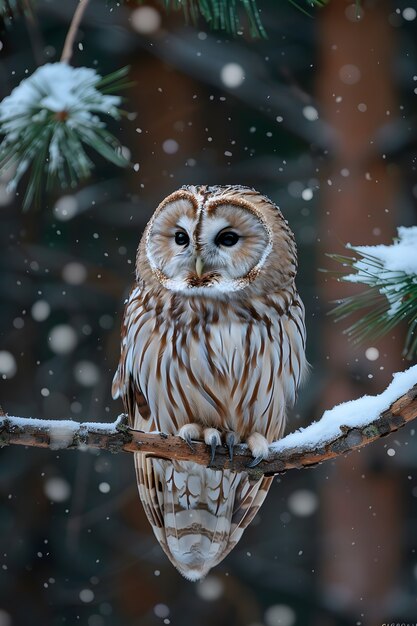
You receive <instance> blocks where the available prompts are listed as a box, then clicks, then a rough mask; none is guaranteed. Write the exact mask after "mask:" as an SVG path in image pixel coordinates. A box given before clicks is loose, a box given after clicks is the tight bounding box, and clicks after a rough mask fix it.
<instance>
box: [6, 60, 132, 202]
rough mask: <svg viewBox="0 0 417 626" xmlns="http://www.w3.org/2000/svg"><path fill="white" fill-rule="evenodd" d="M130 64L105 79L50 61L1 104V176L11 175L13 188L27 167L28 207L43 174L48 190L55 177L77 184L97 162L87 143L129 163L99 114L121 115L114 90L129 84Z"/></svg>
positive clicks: (121, 163) (106, 155)
mask: <svg viewBox="0 0 417 626" xmlns="http://www.w3.org/2000/svg"><path fill="white" fill-rule="evenodd" d="M127 69H128V68H123V69H121V70H118V71H117V72H114V73H113V74H110V75H108V76H106V77H104V78H102V77H101V76H100V75H99V74H97V72H96V71H95V70H94V69H92V68H88V67H78V68H75V67H72V66H70V65H68V64H67V63H48V64H46V65H42V66H41V67H39V68H38V69H37V70H36V71H35V72H34V73H33V74H32V75H31V76H29V78H25V79H24V80H22V82H21V83H20V85H18V86H17V87H16V88H15V89H13V91H12V93H11V94H10V95H9V96H7V97H6V98H4V100H3V101H2V102H1V103H0V134H2V135H4V138H3V140H2V142H1V144H0V175H5V176H6V177H8V178H9V179H10V182H9V189H10V190H11V191H14V190H15V189H16V187H17V185H18V183H19V181H20V179H21V178H22V176H23V175H24V174H25V173H26V172H28V176H29V178H28V185H27V189H26V194H25V198H24V202H23V208H24V209H28V208H29V206H30V205H31V204H32V202H33V200H34V198H35V197H36V196H37V195H38V194H39V193H40V190H41V188H42V182H43V179H44V177H45V174H46V182H47V188H48V189H49V188H50V187H51V184H52V183H54V182H56V181H58V182H59V184H60V185H61V187H68V186H71V187H74V186H76V185H77V184H78V183H79V181H81V180H83V179H86V178H88V177H89V176H90V174H91V171H92V169H93V168H94V163H93V161H92V159H91V157H90V156H89V155H88V154H87V152H86V148H87V149H90V150H93V151H96V152H98V153H99V154H100V155H101V156H102V157H104V158H105V159H107V160H108V161H110V162H111V163H114V164H115V165H118V166H120V167H124V166H126V165H128V161H127V160H126V158H125V157H124V156H123V155H122V152H121V146H120V144H119V142H118V140H117V139H116V138H115V137H114V136H113V135H112V134H111V133H110V132H109V131H108V130H107V129H106V124H105V122H103V121H102V119H101V116H102V115H108V116H110V117H112V118H113V119H116V120H117V119H119V118H120V116H121V113H122V112H121V110H120V109H119V105H120V103H121V98H120V96H116V95H112V94H111V93H110V92H113V91H115V90H117V89H121V88H123V87H124V86H126V83H125V82H124V79H125V77H126V74H127ZM10 172H12V174H10Z"/></svg>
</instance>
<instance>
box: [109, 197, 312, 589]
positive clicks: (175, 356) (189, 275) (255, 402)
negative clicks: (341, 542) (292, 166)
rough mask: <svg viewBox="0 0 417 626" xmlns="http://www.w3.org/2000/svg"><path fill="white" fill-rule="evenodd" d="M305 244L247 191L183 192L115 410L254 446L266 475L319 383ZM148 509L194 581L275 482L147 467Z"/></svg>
mask: <svg viewBox="0 0 417 626" xmlns="http://www.w3.org/2000/svg"><path fill="white" fill-rule="evenodd" d="M296 271H297V258H296V247H295V242H294V236H293V234H292V232H291V230H290V228H289V226H288V224H287V222H286V221H285V219H284V218H283V216H282V214H281V212H280V210H279V209H278V207H276V206H275V205H274V204H273V203H272V202H271V201H270V200H268V198H266V197H265V196H263V195H261V194H260V193H258V192H256V191H254V190H253V189H249V188H247V187H240V186H225V187H206V186H200V187H183V188H181V189H179V190H178V191H176V192H174V193H173V194H171V195H170V196H168V197H167V198H165V200H163V201H162V202H161V204H160V205H159V206H158V208H157V209H156V211H155V213H154V214H153V216H152V218H151V220H150V221H149V223H148V224H147V226H146V229H145V232H144V234H143V237H142V239H141V242H140V244H139V249H138V255H137V263H136V282H135V284H134V286H133V289H132V291H131V293H130V296H129V298H128V300H127V304H126V308H125V313H124V320H123V326H122V345H121V357H120V362H119V366H118V369H117V372H116V374H115V377H114V381H113V397H115V398H117V397H121V398H122V400H123V402H124V405H125V411H126V413H127V414H128V415H129V420H130V425H131V426H132V427H134V428H136V429H140V430H145V431H148V432H149V431H152V430H160V431H163V432H166V433H171V434H178V435H180V436H181V437H182V438H183V439H184V440H185V441H186V442H187V443H188V445H190V446H192V441H193V440H198V439H203V440H204V441H205V443H206V444H207V445H208V446H209V447H210V450H211V459H212V461H213V459H214V456H215V453H216V447H217V446H218V445H223V444H224V445H226V447H227V448H228V451H229V457H230V459H231V460H232V458H233V446H234V445H235V444H236V443H239V442H242V443H246V444H247V445H248V447H249V449H250V451H251V453H252V455H253V457H254V458H253V461H252V462H251V463H250V464H249V465H248V467H254V466H255V465H256V464H257V463H259V462H260V461H261V460H263V459H265V458H266V457H267V455H268V445H269V443H271V442H272V441H274V440H276V439H278V438H280V437H281V436H282V434H283V431H284V428H285V419H286V410H287V407H288V406H291V405H292V404H293V403H294V400H295V396H296V391H297V388H298V386H299V384H300V381H301V379H302V377H303V375H304V373H305V371H306V360H305V327H304V307H303V304H302V302H301V300H300V297H299V296H298V293H297V290H296V287H295V282H294V280H295V276H296ZM135 465H136V472H137V479H138V485H139V493H140V497H141V500H142V503H143V506H144V509H145V512H146V515H147V517H148V519H149V521H150V523H151V525H152V528H153V530H154V532H155V535H156V537H157V539H158V541H159V542H160V544H161V546H162V548H163V549H164V551H165V553H166V554H167V556H168V557H169V559H170V560H171V561H172V563H173V564H174V565H175V567H177V569H178V570H179V571H180V572H181V573H182V574H183V575H184V576H185V577H186V578H188V579H190V580H198V579H200V578H202V577H203V576H205V575H206V574H207V573H208V572H209V571H210V569H211V568H212V567H214V566H215V565H217V564H218V563H220V561H222V559H224V557H225V556H226V555H227V554H228V553H229V552H230V550H231V549H232V548H233V547H234V546H235V545H236V543H237V542H238V541H239V539H240V537H241V536H242V533H243V531H244V530H245V528H246V527H247V526H248V524H249V523H250V522H251V520H252V519H253V517H254V516H255V514H256V512H257V510H258V509H259V507H260V506H261V504H262V502H263V501H264V499H265V496H266V494H267V492H268V489H269V487H270V485H271V481H272V478H270V477H263V478H261V479H259V480H257V479H255V478H253V477H251V475H250V474H248V473H246V472H235V471H233V470H231V469H225V470H222V471H220V470H214V469H210V468H204V467H202V466H200V465H197V464H195V463H192V462H190V461H181V462H179V461H173V462H171V461H168V460H161V459H156V458H155V457H152V456H150V455H146V454H144V453H137V454H135Z"/></svg>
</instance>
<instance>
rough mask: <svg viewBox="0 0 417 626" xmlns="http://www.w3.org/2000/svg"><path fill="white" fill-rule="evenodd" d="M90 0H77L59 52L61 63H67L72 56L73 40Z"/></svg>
mask: <svg viewBox="0 0 417 626" xmlns="http://www.w3.org/2000/svg"><path fill="white" fill-rule="evenodd" d="M89 1H90V0H79V2H78V5H77V8H76V9H75V12H74V16H73V18H72V21H71V24H70V27H69V30H68V33H67V36H66V38H65V42H64V47H63V49H62V54H61V63H69V62H70V60H71V57H72V53H73V49H74V41H75V37H76V35H77V32H78V29H79V27H80V24H81V20H82V19H83V15H84V12H85V10H86V8H87V5H88V3H89Z"/></svg>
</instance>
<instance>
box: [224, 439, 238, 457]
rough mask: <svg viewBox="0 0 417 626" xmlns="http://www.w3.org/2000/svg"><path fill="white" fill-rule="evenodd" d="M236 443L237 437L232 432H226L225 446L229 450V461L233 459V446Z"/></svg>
mask: <svg viewBox="0 0 417 626" xmlns="http://www.w3.org/2000/svg"><path fill="white" fill-rule="evenodd" d="M237 443H238V438H237V437H236V435H235V433H233V432H228V433H227V435H226V447H227V449H228V450H229V459H230V462H232V461H233V448H234V446H235V444H237Z"/></svg>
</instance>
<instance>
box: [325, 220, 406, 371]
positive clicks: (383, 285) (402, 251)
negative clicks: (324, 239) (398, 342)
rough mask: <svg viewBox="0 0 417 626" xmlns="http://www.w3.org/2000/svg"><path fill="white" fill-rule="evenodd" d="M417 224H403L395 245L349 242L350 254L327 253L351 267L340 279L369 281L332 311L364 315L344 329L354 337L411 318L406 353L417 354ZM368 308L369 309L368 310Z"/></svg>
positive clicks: (374, 333) (361, 337)
mask: <svg viewBox="0 0 417 626" xmlns="http://www.w3.org/2000/svg"><path fill="white" fill-rule="evenodd" d="M416 246H417V226H410V227H408V228H406V227H404V226H400V227H399V228H398V237H397V238H396V240H395V241H394V243H393V244H392V245H389V246H386V245H382V244H381V245H377V246H352V245H350V244H347V245H346V248H347V249H348V251H349V254H350V255H351V256H342V255H337V254H329V255H328V256H329V257H330V258H332V259H334V260H335V261H337V262H339V263H341V264H342V266H343V267H344V268H348V269H347V271H348V273H342V274H340V275H339V281H341V282H349V283H356V284H361V285H367V286H368V287H369V289H366V290H365V291H362V292H360V293H356V294H354V295H352V296H349V297H347V298H344V299H343V300H341V301H339V303H338V305H337V306H336V308H335V309H333V311H331V313H332V314H333V315H334V316H335V317H336V319H338V320H341V319H344V318H346V317H348V316H350V315H351V314H352V313H355V312H357V311H360V312H361V315H360V316H359V318H358V319H356V320H355V321H354V323H353V324H352V325H351V326H350V327H349V328H347V329H346V330H345V331H344V332H345V333H346V334H347V335H348V336H349V337H351V338H352V339H354V340H355V341H358V342H360V341H363V340H365V339H370V338H371V337H374V338H377V337H379V336H381V335H383V334H386V333H387V332H388V331H389V330H391V328H393V327H394V326H396V325H397V324H399V323H400V322H404V321H406V322H408V332H407V337H406V342H405V348H404V355H405V356H407V357H408V358H409V359H411V358H413V357H414V356H415V355H416V354H417V255H416V253H415V250H416ZM366 309H368V311H367V312H366Z"/></svg>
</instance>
